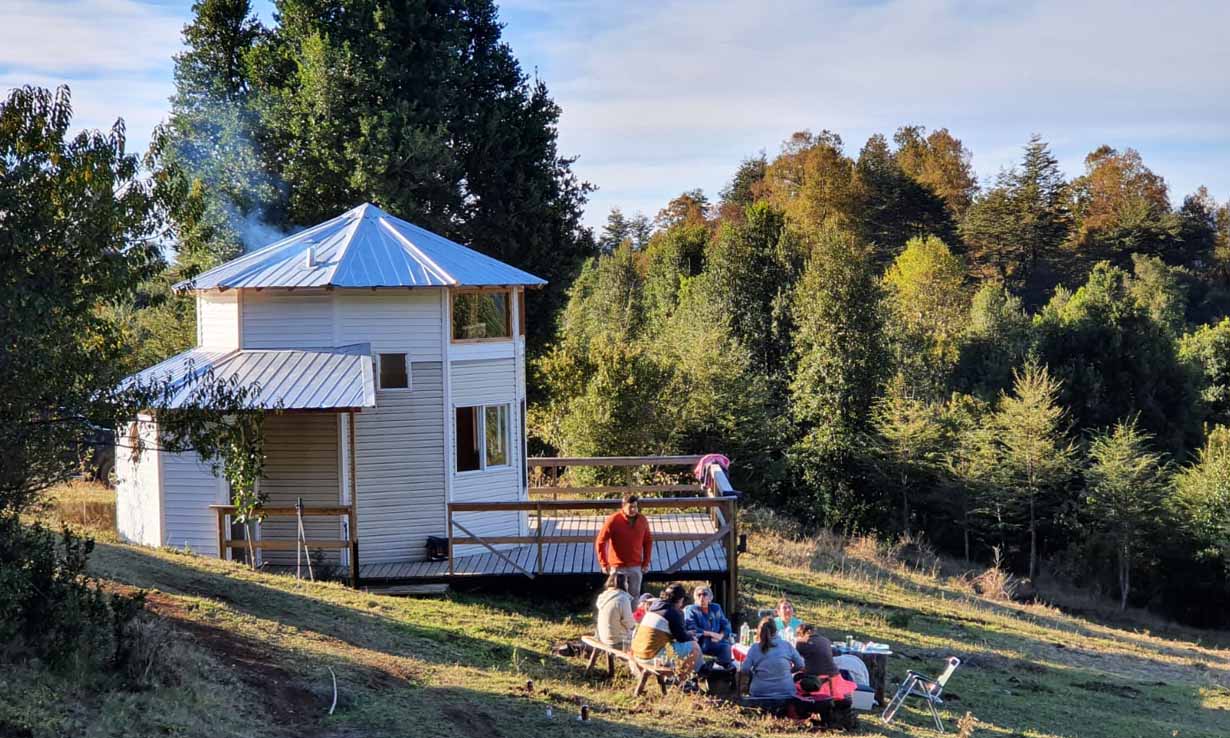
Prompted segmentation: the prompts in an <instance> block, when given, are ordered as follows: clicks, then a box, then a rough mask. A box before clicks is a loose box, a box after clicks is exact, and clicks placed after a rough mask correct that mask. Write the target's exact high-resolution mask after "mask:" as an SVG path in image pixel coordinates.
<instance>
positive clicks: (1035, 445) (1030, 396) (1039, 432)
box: [995, 364, 1075, 578]
mask: <svg viewBox="0 0 1230 738" xmlns="http://www.w3.org/2000/svg"><path fill="white" fill-rule="evenodd" d="M1059 391H1060V383H1059V381H1058V380H1056V379H1055V378H1053V377H1052V376H1051V374H1050V372H1049V371H1047V369H1046V368H1045V367H1040V366H1038V365H1036V364H1030V365H1027V366H1026V367H1025V370H1024V371H1022V372H1014V383H1013V388H1012V394H1010V395H1009V394H1005V395H1003V396H1002V397H1001V398H1000V402H999V408H998V410H997V411H996V415H995V419H996V427H997V431H998V441H999V446H1000V449H1001V471H1002V474H1003V478H1004V481H1005V483H1006V485H1007V487H1008V488H1009V490H1010V491H1011V492H1012V493H1013V494H1014V497H1015V499H1014V502H1015V503H1016V504H1017V505H1019V506H1024V507H1025V509H1026V520H1027V523H1026V527H1027V529H1028V530H1029V576H1030V577H1031V578H1032V577H1033V576H1034V575H1035V574H1036V573H1037V569H1038V522H1039V520H1038V514H1039V508H1040V507H1043V506H1044V505H1045V503H1046V501H1047V500H1046V496H1047V494H1048V493H1049V492H1052V491H1053V490H1054V489H1055V488H1056V487H1058V486H1059V485H1060V484H1061V483H1063V482H1064V481H1065V480H1067V479H1068V478H1069V477H1070V476H1071V473H1072V466H1073V457H1074V454H1075V451H1074V449H1073V447H1072V445H1071V443H1070V442H1068V441H1067V440H1066V438H1065V437H1064V434H1065V432H1066V428H1065V420H1064V417H1065V412H1064V409H1063V408H1062V407H1061V406H1060V405H1059V404H1058V401H1057V400H1058V397H1059Z"/></svg>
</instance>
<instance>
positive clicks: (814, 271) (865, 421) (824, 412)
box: [790, 226, 889, 523]
mask: <svg viewBox="0 0 1230 738" xmlns="http://www.w3.org/2000/svg"><path fill="white" fill-rule="evenodd" d="M793 301H794V308H793V310H794V314H795V316H797V317H796V320H797V330H796V333H795V340H794V354H795V369H794V375H793V377H792V378H791V382H790V412H791V416H792V417H793V419H794V421H795V424H796V426H797V428H798V431H799V436H800V438H799V440H798V441H796V442H795V443H794V444H793V445H792V447H791V449H790V464H791V466H792V468H793V472H792V473H793V474H795V478H796V479H799V480H800V481H801V484H800V485H799V486H800V488H801V489H800V491H806V493H807V494H806V495H800V496H798V497H796V498H795V499H792V500H791V502H792V503H793V505H794V507H795V509H796V511H798V512H799V513H801V514H802V515H804V516H805V517H807V518H809V519H811V520H827V521H828V522H830V523H835V522H837V521H838V518H839V516H840V515H849V516H854V517H857V516H858V515H859V512H858V510H857V508H859V507H860V506H862V508H863V509H865V508H867V507H870V506H871V505H868V502H869V501H868V500H867V499H864V498H860V496H859V495H858V494H857V493H856V492H855V486H856V485H857V483H858V482H857V477H858V476H859V474H860V472H859V470H858V466H859V463H860V462H859V460H860V458H861V456H863V455H864V454H865V448H864V444H863V443H862V440H863V438H864V437H865V434H866V432H867V431H868V429H869V426H870V421H871V414H872V409H873V406H874V403H875V400H876V397H878V395H879V394H880V388H881V387H882V386H883V382H884V380H885V378H886V370H887V367H888V365H889V361H888V356H887V349H886V347H885V340H884V319H883V293H882V287H881V285H880V281H879V279H878V278H877V276H876V269H875V263H874V261H873V260H872V256H871V250H870V249H869V248H868V246H867V245H866V244H863V243H862V242H860V241H859V240H858V239H857V237H855V236H853V235H852V234H850V233H848V232H846V231H842V230H840V229H837V228H834V227H832V226H829V227H827V228H825V229H823V230H822V231H821V232H820V233H819V234H818V236H817V238H816V240H815V242H814V244H813V246H812V250H811V252H810V255H809V257H808V260H807V263H806V267H805V269H804V272H803V276H802V278H801V279H800V280H799V283H798V285H797V286H796V287H795V295H794V298H793ZM846 503H849V504H846Z"/></svg>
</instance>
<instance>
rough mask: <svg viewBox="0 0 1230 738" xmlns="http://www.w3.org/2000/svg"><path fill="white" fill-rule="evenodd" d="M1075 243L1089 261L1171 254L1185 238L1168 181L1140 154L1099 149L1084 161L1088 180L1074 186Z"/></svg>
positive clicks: (1103, 147)
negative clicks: (1169, 190) (1171, 202)
mask: <svg viewBox="0 0 1230 738" xmlns="http://www.w3.org/2000/svg"><path fill="white" fill-rule="evenodd" d="M1071 192H1072V212H1073V215H1074V216H1075V217H1074V220H1075V228H1074V232H1073V241H1074V242H1075V245H1076V248H1078V249H1079V250H1081V251H1082V252H1085V253H1086V258H1087V259H1089V260H1090V261H1097V260H1101V259H1112V260H1118V261H1119V262H1120V263H1122V261H1124V260H1125V258H1126V257H1127V256H1128V255H1129V254H1135V253H1147V254H1153V255H1166V256H1171V258H1172V259H1173V258H1174V255H1171V254H1170V251H1171V249H1172V248H1173V247H1176V246H1177V245H1178V244H1179V243H1180V240H1181V238H1182V226H1183V223H1182V220H1181V219H1180V218H1179V216H1178V215H1177V214H1175V213H1173V212H1171V209H1170V197H1169V193H1168V188H1167V187H1166V180H1164V179H1162V178H1161V177H1160V176H1158V175H1157V174H1154V173H1153V172H1152V170H1150V169H1149V168H1148V167H1147V166H1145V165H1144V162H1143V161H1142V160H1141V158H1140V154H1138V153H1137V152H1136V150H1135V149H1127V150H1126V151H1124V152H1123V153H1119V152H1118V151H1116V150H1115V149H1112V148H1111V147H1109V146H1100V147H1098V148H1097V149H1095V150H1094V151H1093V152H1092V153H1090V154H1089V155H1088V156H1086V157H1085V174H1084V175H1083V176H1081V177H1077V178H1076V179H1075V180H1073V182H1072V186H1071Z"/></svg>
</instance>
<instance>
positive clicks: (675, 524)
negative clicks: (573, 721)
mask: <svg viewBox="0 0 1230 738" xmlns="http://www.w3.org/2000/svg"><path fill="white" fill-rule="evenodd" d="M604 517H605V516H599V515H569V516H561V517H544V518H543V519H542V527H543V530H542V534H543V536H558V537H564V536H568V537H584V538H586V539H587V540H588V541H589V542H587V543H546V542H544V543H543V545H542V549H543V551H542V574H541V575H540V576H548V575H557V576H559V575H585V574H592V575H597V574H598V573H599V572H598V560H597V556H596V555H595V553H594V544H593V542H592V541H593V539H594V538H595V537H596V536H597V535H598V529H599V527H601V525H602V522H603V519H604ZM646 517H647V518H648V519H649V525H650V530H651V531H653V533H654V534H656V535H664V534H665V535H669V534H692V535H696V536H705V535H710V534H713V533H716V532H717V528H716V527H715V526H714V524H713V521H712V519H711V518H710V516H709V515H706V514H703V513H684V514H664V515H646ZM537 532H538V531H537V524H536V522H535V518H534V517H532V516H531V517H530V520H529V535H531V536H533V535H536V534H537ZM693 546H695V541H688V540H669V541H662V540H655V541H654V544H653V556H652V557H651V559H650V567H649V575H648V576H649V577H651V578H652V577H654V575H655V574H658V575H661V574H662V573H663V569H662V567H664V566H669V565H670V564H671V562H674V561H676V560H678V559H679V558H681V557H682V556H683V555H684V554H686V553H687V552H688V551H689V550H690V549H691V548H692V547H693ZM500 552H501V553H502V554H504V556H506V557H508V559H510V560H511V561H505V560H504V559H503V558H501V557H499V556H496V555H495V554H493V553H491V552H489V551H483V552H482V553H476V554H472V555H469V556H456V557H454V559H453V575H452V576H451V577H450V576H449V572H448V561H406V562H393V563H383V564H377V563H373V564H364V563H360V566H359V581H360V583H361V584H368V585H381V584H392V583H398V584H404V583H412V582H415V581H446V580H449V579H458V578H466V577H503V576H515V577H524V576H526V574H525V571H529V572H533V571H534V570H535V567H536V564H537V547H536V546H534V545H523V546H506V547H500ZM726 561H727V557H726V548H725V546H724V545H723V544H722V542H721V541H715V542H714V543H712V544H710V545H709V546H708V547H707V548H706V549H705V550H704V551H703V552H702V553H701V554H700V555H698V556H696V557H695V558H693V559H692V560H690V561H688V562H687V563H686V564H684V565H683V566H682V567H681V568H680V569H679V571H678V572H676V573H674V574H672V575H671V576H673V577H677V578H680V579H686V578H688V576H689V575H691V576H693V577H696V578H707V577H714V576H718V575H721V574H724V573H725V572H726ZM513 564H516V565H517V566H519V567H521V568H520V569H518V568H517V566H513ZM522 570H525V571H522Z"/></svg>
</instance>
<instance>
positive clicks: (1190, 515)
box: [1172, 425, 1230, 561]
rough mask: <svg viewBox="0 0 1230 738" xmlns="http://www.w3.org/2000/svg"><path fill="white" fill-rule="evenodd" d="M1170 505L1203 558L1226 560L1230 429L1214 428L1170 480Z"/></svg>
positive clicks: (1229, 521)
mask: <svg viewBox="0 0 1230 738" xmlns="http://www.w3.org/2000/svg"><path fill="white" fill-rule="evenodd" d="M1172 502H1173V506H1174V508H1175V509H1176V511H1178V512H1179V513H1181V515H1182V516H1183V519H1184V520H1185V521H1187V524H1188V526H1190V527H1191V529H1192V532H1193V533H1194V534H1195V535H1196V537H1197V540H1198V541H1199V542H1200V544H1201V545H1202V546H1204V550H1203V551H1201V552H1200V553H1201V554H1203V555H1205V556H1217V557H1220V558H1221V559H1222V560H1223V561H1230V427H1226V426H1222V425H1219V426H1214V427H1213V428H1212V429H1211V430H1210V431H1209V434H1208V439H1207V440H1206V441H1205V444H1204V447H1203V448H1201V449H1200V450H1199V452H1197V454H1196V458H1195V460H1194V461H1193V462H1192V463H1191V464H1190V465H1189V466H1186V467H1184V468H1183V469H1181V470H1180V471H1179V472H1178V473H1176V474H1175V477H1174V498H1173V501H1172Z"/></svg>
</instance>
